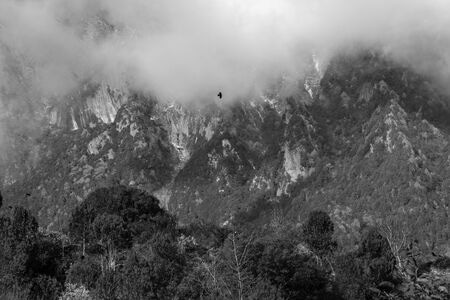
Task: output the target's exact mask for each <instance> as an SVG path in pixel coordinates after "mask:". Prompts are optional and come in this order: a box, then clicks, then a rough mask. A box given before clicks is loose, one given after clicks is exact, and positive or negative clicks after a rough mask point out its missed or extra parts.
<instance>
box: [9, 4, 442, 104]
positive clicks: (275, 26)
mask: <svg viewBox="0 0 450 300" xmlns="http://www.w3.org/2000/svg"><path fill="white" fill-rule="evenodd" d="M95 16H102V18H103V19H104V20H106V21H107V22H108V23H109V24H112V25H113V26H114V28H115V31H110V32H109V31H108V30H110V29H108V30H105V32H108V34H105V35H100V34H97V35H95V34H94V35H93V36H92V34H91V35H89V34H86V30H85V29H86V28H88V29H89V26H86V22H91V23H92V28H93V27H95V26H97V25H98V24H97V23H96V22H94V20H95ZM95 24H97V25H95ZM94 25H95V26H94ZM449 28H450V1H445V0H422V1H418V0H126V1H125V0H33V1H31V0H28V1H27V0H22V1H13V0H1V1H0V42H1V43H2V44H3V45H6V46H7V47H8V49H13V51H14V53H15V54H16V55H17V54H19V55H21V57H23V59H25V60H26V62H27V64H28V65H30V66H32V67H33V68H32V70H33V71H32V72H31V71H30V74H31V75H30V78H31V79H30V80H31V81H32V85H33V88H34V89H35V90H36V91H39V92H41V93H43V94H57V95H63V94H64V93H67V92H68V91H70V90H71V89H74V88H76V87H77V85H78V84H79V82H80V81H81V80H85V79H89V80H93V81H98V82H104V81H106V82H108V83H110V84H111V85H113V86H117V85H121V84H124V82H127V83H128V84H130V85H131V86H132V87H134V88H137V89H141V90H144V91H151V92H153V93H155V94H156V95H158V96H159V97H162V98H166V99H171V100H178V101H190V100H196V99H198V100H201V101H207V100H208V99H212V98H213V97H214V96H215V95H216V94H217V91H219V90H221V91H223V92H224V94H226V95H227V96H228V98H229V99H232V98H235V97H242V96H246V95H248V94H251V93H258V92H261V91H262V90H264V88H265V87H267V85H268V84H270V83H272V82H273V81H274V80H275V79H277V78H279V77H280V76H281V75H286V76H292V77H300V76H301V75H302V73H303V72H304V70H305V68H306V65H307V64H308V63H309V59H310V55H311V53H312V52H315V53H317V54H319V56H320V57H322V59H323V60H326V59H327V57H330V56H331V55H332V54H333V53H335V52H336V51H339V50H341V49H343V48H346V47H349V46H351V45H355V44H358V45H360V46H361V45H362V46H367V47H373V46H376V47H378V48H379V49H382V50H383V51H385V52H386V53H388V54H389V55H390V56H391V57H392V58H394V59H396V60H398V61H401V62H402V63H406V64H409V65H411V66H412V67H414V68H416V69H417V70H420V71H422V72H426V73H428V74H433V75H436V76H438V78H439V79H440V80H442V81H444V82H446V81H448V79H449V78H450V76H449V74H450V72H449V67H448V63H449V59H450V30H449ZM88 32H91V33H92V32H93V31H89V30H88ZM7 59H9V58H8V56H7V55H6V54H5V48H0V67H2V66H5V65H6V60H7ZM8 76H10V75H9V74H8V73H5V72H0V81H2V83H3V84H5V83H6V82H7V77H8ZM2 83H0V84H2Z"/></svg>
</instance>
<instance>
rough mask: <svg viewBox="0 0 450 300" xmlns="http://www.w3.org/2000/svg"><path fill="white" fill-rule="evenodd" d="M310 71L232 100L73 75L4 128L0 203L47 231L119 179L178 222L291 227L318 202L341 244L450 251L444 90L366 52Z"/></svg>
mask: <svg viewBox="0 0 450 300" xmlns="http://www.w3.org/2000/svg"><path fill="white" fill-rule="evenodd" d="M316 65H317V64H316ZM314 66H315V65H314V61H312V62H311V71H310V72H309V73H308V74H307V76H306V77H305V80H304V82H302V83H299V86H300V87H301V89H299V91H298V92H297V93H295V94H294V95H292V96H290V97H285V96H284V95H283V93H282V89H283V82H282V81H280V83H278V84H277V85H275V86H274V88H273V89H272V90H271V91H268V92H267V93H266V94H265V95H263V96H261V97H260V98H258V99H256V98H255V99H244V100H242V101H237V102H235V103H232V104H226V103H222V102H220V101H219V100H217V102H214V103H210V104H209V105H204V106H200V105H198V106H192V105H191V106H187V105H186V106H183V105H180V104H176V103H166V102H162V101H158V99H155V98H154V97H152V96H151V95H143V94H140V93H137V92H134V91H131V90H127V89H126V88H123V89H121V90H114V89H111V88H110V87H108V86H107V85H105V84H98V85H93V84H89V83H84V84H82V86H81V87H80V89H78V90H77V91H75V92H74V93H73V94H72V95H69V96H68V99H69V101H59V102H57V101H56V102H51V101H50V100H49V101H48V102H47V103H48V104H47V106H45V107H42V108H39V109H36V108H33V109H29V110H28V111H26V112H23V113H22V117H21V118H19V119H22V120H25V119H27V118H28V119H30V120H32V121H31V122H32V123H30V124H33V125H32V126H29V127H26V128H25V129H24V126H16V127H14V126H11V127H10V128H9V129H7V130H6V132H5V133H3V134H4V135H6V138H7V139H8V140H9V141H10V142H9V143H8V145H7V149H6V150H7V151H3V153H4V154H3V156H4V157H3V159H2V174H1V175H2V185H3V188H2V192H3V194H4V202H5V204H6V205H11V204H21V205H24V206H26V207H29V208H31V209H32V211H33V212H34V213H35V214H36V215H37V217H38V219H39V222H40V224H41V225H42V226H44V227H47V228H48V229H56V230H58V229H61V228H63V227H64V226H65V224H66V222H67V220H68V216H69V214H70V212H71V210H72V209H73V208H74V207H75V206H76V205H77V204H79V203H80V202H81V201H83V199H84V198H85V197H86V196H87V195H88V194H89V192H91V191H93V190H95V189H96V188H98V187H104V186H110V185H113V184H117V183H120V184H123V185H129V186H133V187H138V188H141V189H144V190H146V191H148V192H151V193H153V194H154V195H156V196H157V197H158V198H159V199H160V200H161V201H162V202H163V203H164V206H166V207H167V208H168V209H169V211H171V212H172V213H174V214H176V215H177V216H178V219H179V221H180V222H181V223H189V222H191V221H193V220H195V219H196V218H201V219H204V220H207V221H210V222H213V223H217V224H220V225H221V226H226V225H227V224H230V223H231V222H236V221H242V220H245V221H247V222H250V223H258V222H262V221H261V220H265V221H267V222H265V223H266V224H272V223H273V221H274V219H276V217H277V216H278V219H280V217H279V215H281V216H282V217H281V219H282V220H281V222H290V223H292V224H301V223H302V222H303V221H304V219H305V217H306V216H307V214H308V212H310V211H311V210H314V209H322V210H325V211H327V212H328V213H329V214H330V215H331V217H332V219H333V221H334V223H335V224H337V225H338V226H337V227H338V234H337V235H338V237H339V239H340V240H341V242H343V244H348V245H349V247H351V245H353V243H352V241H356V240H358V239H359V238H360V237H359V232H360V229H361V228H363V227H364V226H366V225H379V226H381V227H384V228H393V229H394V231H395V234H397V235H401V234H404V235H405V236H407V237H408V239H410V240H413V241H414V240H415V241H416V244H417V247H419V248H420V249H421V250H423V251H425V252H427V253H431V252H440V253H447V254H449V252H450V242H449V241H450V222H448V220H449V205H450V202H449V200H448V199H449V197H448V195H449V192H450V184H449V182H448V180H449V179H448V178H450V176H449V175H450V151H449V148H448V144H449V138H450V136H449V128H450V126H449V125H450V124H449V120H450V118H449V116H450V108H449V105H450V101H449V99H448V97H447V96H445V95H444V94H442V93H440V92H439V91H440V90H441V89H440V88H439V87H438V86H436V85H434V84H433V80H432V79H430V78H426V77H424V76H421V75H419V74H417V73H416V72H414V71H413V70H411V69H409V68H407V67H405V66H401V65H398V64H396V63H394V62H392V61H390V60H389V59H388V58H386V57H384V56H383V55H381V54H378V53H373V52H370V51H361V52H359V53H356V54H342V55H337V56H336V57H334V58H333V59H332V60H331V61H330V62H329V64H328V65H327V67H326V68H324V69H318V68H315V67H314ZM4 105H5V104H4ZM12 118H13V117H12V116H3V118H2V120H4V122H5V123H7V122H6V121H8V120H9V121H10V120H11V119H12ZM5 120H6V121H5ZM8 124H11V123H8ZM4 131H5V130H4ZM20 131H22V132H20ZM18 133H20V134H18ZM4 147H6V146H4ZM5 153H6V154H5ZM5 204H4V205H5ZM271 222H272V223H271Z"/></svg>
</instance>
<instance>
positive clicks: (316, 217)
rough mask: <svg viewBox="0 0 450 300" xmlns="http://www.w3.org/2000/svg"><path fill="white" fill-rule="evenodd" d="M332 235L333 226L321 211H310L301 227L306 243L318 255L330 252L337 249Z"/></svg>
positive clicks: (326, 215)
mask: <svg viewBox="0 0 450 300" xmlns="http://www.w3.org/2000/svg"><path fill="white" fill-rule="evenodd" d="M333 233H334V224H333V222H332V221H331V218H330V217H329V216H328V214H327V213H326V212H323V211H312V212H311V213H310V214H309V217H308V220H307V221H306V223H305V225H304V226H303V234H304V237H305V241H306V243H307V244H308V245H309V246H310V247H311V249H312V250H315V251H317V252H318V253H319V254H325V253H328V252H331V251H333V250H334V249H335V248H336V247H337V244H336V242H335V241H334V240H333Z"/></svg>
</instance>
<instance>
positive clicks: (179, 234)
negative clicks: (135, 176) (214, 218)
mask: <svg viewBox="0 0 450 300" xmlns="http://www.w3.org/2000/svg"><path fill="white" fill-rule="evenodd" d="M274 207H275V206H274V205H272V206H271V205H266V206H264V208H263V209H264V210H265V211H266V212H269V213H271V214H272V215H273V217H272V221H271V222H269V224H265V225H263V226H261V225H260V224H258V225H255V224H253V225H252V224H251V223H250V222H249V221H248V220H249V219H250V218H249V214H250V212H241V213H240V214H237V215H236V216H235V218H234V220H233V222H232V224H230V225H228V226H224V227H219V226H216V225H214V224H209V223H206V222H204V221H202V220H201V219H196V220H192V222H191V223H190V224H180V223H179V222H177V219H176V216H173V215H170V214H169V213H168V212H167V211H166V210H164V209H162V208H161V207H160V203H159V200H158V199H156V198H155V197H154V196H152V195H150V194H148V193H147V192H145V191H142V190H138V189H134V188H130V187H125V186H114V187H110V188H100V189H97V190H95V191H94V192H92V193H90V194H89V195H88V197H87V198H86V199H85V200H84V201H83V202H82V203H80V204H79V206H78V207H77V208H76V209H75V210H74V211H73V212H72V215H71V218H70V221H69V223H68V226H66V228H65V229H64V230H63V232H48V231H46V230H44V229H43V228H41V227H39V224H38V223H37V221H36V218H35V217H34V216H33V215H32V214H31V213H30V212H29V211H28V210H27V209H25V208H23V207H2V210H1V215H0V238H1V240H2V243H1V244H0V299H62V300H81V299H85V300H87V299H105V300H106V299H108V300H110V299H111V300H113V299H117V300H119V299H239V300H241V299H448V298H446V297H447V296H448V288H449V287H448V281H447V283H446V284H447V285H446V286H445V282H444V283H442V285H440V284H439V282H437V281H436V280H431V279H430V280H429V281H428V282H427V281H426V280H424V278H426V277H424V276H423V274H426V273H427V272H429V271H430V269H431V268H434V269H436V268H437V269H439V268H441V269H444V268H448V267H449V265H450V259H449V258H445V257H441V258H438V259H436V260H435V261H433V262H427V263H420V262H418V261H416V260H414V259H413V260H407V259H406V258H405V255H404V254H403V253H399V251H398V250H399V248H398V246H399V245H398V244H397V241H394V240H393V239H392V237H391V238H390V237H389V235H386V233H385V232H382V231H381V230H380V228H375V227H369V226H367V227H364V228H362V229H361V230H362V233H361V240H360V241H359V244H358V245H355V247H354V250H352V251H348V250H344V247H343V245H339V244H338V243H337V242H336V239H335V237H334V233H335V232H334V229H335V228H334V224H333V222H332V220H331V218H330V217H329V216H328V214H327V213H326V212H323V211H312V212H311V213H310V214H309V216H308V218H307V219H306V220H305V222H304V223H303V224H302V225H301V226H297V225H293V224H285V223H283V222H282V219H283V217H282V216H280V215H279V214H276V213H275V214H274V213H273V212H274V211H276V210H274ZM406 248H408V247H406ZM346 249H348V247H346ZM409 257H412V258H414V255H413V254H411V253H409ZM431 295H432V296H433V298H430V296H431Z"/></svg>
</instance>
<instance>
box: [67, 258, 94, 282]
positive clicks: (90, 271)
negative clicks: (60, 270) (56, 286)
mask: <svg viewBox="0 0 450 300" xmlns="http://www.w3.org/2000/svg"><path fill="white" fill-rule="evenodd" d="M100 275H101V267H100V264H99V263H98V262H97V261H96V260H95V259H94V258H92V257H86V258H83V259H81V260H78V261H76V262H75V263H74V264H73V265H72V266H71V267H70V269H69V271H68V272H67V280H66V282H68V283H71V284H77V285H83V286H85V287H87V288H88V289H94V288H95V285H96V282H97V280H98V278H99V277H100Z"/></svg>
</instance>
